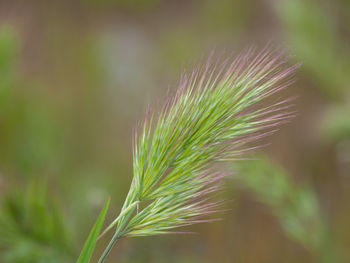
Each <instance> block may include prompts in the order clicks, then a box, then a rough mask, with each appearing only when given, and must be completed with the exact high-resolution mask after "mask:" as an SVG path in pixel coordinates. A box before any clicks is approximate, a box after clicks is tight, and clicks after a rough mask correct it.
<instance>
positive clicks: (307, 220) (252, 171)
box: [233, 155, 340, 263]
mask: <svg viewBox="0 0 350 263" xmlns="http://www.w3.org/2000/svg"><path fill="white" fill-rule="evenodd" d="M235 170H236V171H237V173H236V174H235V176H234V179H235V180H234V181H233V184H234V185H235V186H236V185H240V186H241V187H242V188H243V189H246V190H249V191H251V192H252V193H253V194H254V195H255V196H256V199H257V200H259V201H260V202H262V203H263V204H265V205H267V206H268V207H269V208H270V209H271V211H272V214H273V215H274V216H275V217H276V218H277V219H278V221H279V223H280V224H281V226H282V228H283V230H284V232H285V233H286V235H287V236H288V237H289V238H291V239H292V240H294V241H296V242H298V243H300V244H301V245H302V246H304V247H305V248H306V249H308V250H309V251H310V252H311V253H313V255H314V256H315V258H317V262H324V263H331V262H334V263H335V262H340V261H339V258H338V254H337V251H336V246H335V244H334V241H333V239H332V235H331V233H330V229H329V226H328V224H327V219H326V218H325V217H324V214H323V213H322V211H321V207H320V204H319V202H318V198H317V195H316V193H315V191H314V190H313V188H312V187H311V186H310V185H307V184H296V183H295V182H293V180H292V178H291V177H290V176H289V175H288V174H287V172H286V171H285V170H283V169H282V168H281V167H279V166H278V165H277V164H275V163H273V162H272V161H271V160H269V159H268V158H267V157H265V156H263V155H260V156H258V157H257V159H256V160H250V161H249V162H240V163H238V164H236V165H235Z"/></svg>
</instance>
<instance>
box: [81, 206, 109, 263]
mask: <svg viewBox="0 0 350 263" xmlns="http://www.w3.org/2000/svg"><path fill="white" fill-rule="evenodd" d="M109 202H110V199H108V200H107V202H106V204H105V206H104V208H103V209H102V211H101V213H100V215H99V217H98V219H97V221H96V223H95V225H94V227H93V228H92V230H91V232H90V234H89V237H88V239H87V240H86V242H85V244H84V248H83V250H82V251H81V253H80V256H79V258H78V260H77V262H76V263H89V261H90V258H91V256H92V253H93V252H94V249H95V245H96V242H97V238H98V236H99V234H100V232H101V229H102V226H103V222H104V220H105V217H106V213H107V210H108V207H109Z"/></svg>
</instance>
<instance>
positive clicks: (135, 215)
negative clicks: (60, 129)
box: [78, 48, 297, 263]
mask: <svg viewBox="0 0 350 263" xmlns="http://www.w3.org/2000/svg"><path fill="white" fill-rule="evenodd" d="M286 61H287V60H286V58H285V56H284V53H283V52H280V51H272V50H271V49H270V48H265V49H263V50H261V51H259V52H256V51H254V50H253V49H250V50H247V51H245V52H242V53H241V54H239V55H238V56H237V57H236V58H232V57H229V58H226V59H224V60H222V59H220V58H219V59H214V58H213V55H211V56H210V58H209V59H208V60H207V62H206V63H204V65H201V66H199V67H198V68H196V69H195V70H193V71H192V72H190V73H188V72H185V73H183V75H182V77H181V80H180V83H179V88H178V90H177V92H176V94H175V95H174V96H173V97H171V98H169V99H168V100H167V101H166V103H164V106H163V107H162V109H161V111H160V112H159V113H156V112H152V111H150V110H149V111H148V112H147V114H146V117H145V120H144V121H143V123H142V124H141V125H140V127H139V129H138V132H135V136H134V140H133V148H134V149H133V158H134V162H133V172H134V176H133V180H132V183H131V186H130V190H129V193H128V195H127V197H126V199H125V202H124V205H123V207H122V209H121V212H120V214H119V216H118V217H117V218H116V219H115V220H114V221H113V222H112V223H111V224H110V225H109V226H108V227H107V228H106V229H105V231H104V232H103V233H102V235H104V234H105V233H106V232H108V231H112V230H113V231H114V235H113V237H112V239H111V241H110V243H109V244H108V246H107V248H106V249H105V251H104V252H103V254H102V256H101V257H100V259H99V261H98V262H99V263H102V262H105V260H106V257H107V255H108V254H109V252H110V251H111V249H112V247H113V246H114V245H115V243H116V242H117V241H118V240H119V239H120V238H122V237H136V236H152V235H159V234H167V233H173V232H175V233H176V230H175V229H177V228H179V227H183V226H187V225H191V224H195V223H201V222H208V221H211V220H213V219H210V218H209V217H208V216H209V215H211V214H213V213H215V212H217V211H219V210H221V209H222V205H223V202H224V201H220V200H219V201H217V200H215V199H214V200H213V193H216V192H218V191H219V190H220V189H222V181H223V178H224V177H225V176H226V174H225V173H224V172H221V171H220V169H218V166H217V164H218V163H219V162H225V161H232V160H236V159H240V158H242V155H243V154H245V153H246V152H248V151H251V150H254V149H255V148H257V147H259V146H256V142H257V141H258V140H259V139H261V138H263V137H265V136H268V135H270V134H272V133H274V132H275V131H276V126H278V125H279V124H281V123H284V122H286V121H288V120H290V118H292V117H293V114H294V113H293V112H291V111H290V110H289V102H290V99H279V100H277V101H275V102H272V103H271V102H270V103H269V104H268V105H266V104H263V101H264V100H265V99H266V98H268V97H270V96H271V95H273V94H275V93H277V92H279V91H281V90H283V89H284V88H285V87H287V86H288V85H289V84H290V83H291V81H292V78H291V74H292V72H293V71H294V70H295V69H296V67H297V65H295V66H291V67H290V66H288V65H287V62H286ZM106 209H107V206H106V207H105V208H104V210H103V212H102V214H101V216H100V217H99V219H98V222H97V223H96V225H95V227H94V228H93V230H92V231H91V234H90V236H89V239H88V241H87V242H86V244H85V247H84V249H83V252H82V254H81V256H80V258H79V260H78V262H89V258H90V257H91V254H92V250H93V248H94V245H95V243H96V240H97V233H99V231H100V230H101V227H102V222H103V220H104V215H105V211H106Z"/></svg>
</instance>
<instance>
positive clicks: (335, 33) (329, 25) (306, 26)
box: [274, 0, 350, 141]
mask: <svg viewBox="0 0 350 263" xmlns="http://www.w3.org/2000/svg"><path fill="white" fill-rule="evenodd" d="M345 2H346V1H345ZM345 2H344V3H342V4H341V7H340V8H342V7H343V8H344V9H345V10H349V6H350V5H349V4H347V3H345ZM274 3H275V9H276V12H277V15H278V17H279V19H280V21H281V25H282V26H283V28H284V29H285V30H284V31H283V32H286V37H287V40H288V41H287V43H288V45H289V46H291V47H292V50H294V52H295V55H296V56H297V60H298V61H301V62H302V63H303V67H302V68H305V70H306V71H307V72H308V73H310V74H312V75H313V76H314V78H315V80H316V82H317V87H319V88H320V89H321V90H322V92H323V93H324V94H325V95H326V96H327V98H328V99H329V104H328V105H327V109H326V111H325V114H324V116H323V119H324V121H323V124H322V125H323V126H322V130H323V132H324V134H325V135H326V136H328V137H329V138H331V139H333V140H336V141H337V140H342V139H349V138H350V118H349V117H348V115H349V110H350V89H349V83H350V47H349V45H346V44H345V43H346V41H344V39H343V38H342V36H341V34H340V32H339V30H338V23H339V22H340V21H339V19H338V17H337V16H336V15H335V14H334V13H331V12H330V11H331V10H333V11H335V10H334V9H332V8H328V9H327V6H326V5H325V3H323V4H322V3H320V2H319V1H315V0H282V1H274ZM329 7H330V6H329ZM346 18H348V17H346ZM348 21H349V19H348ZM348 23H349V22H348Z"/></svg>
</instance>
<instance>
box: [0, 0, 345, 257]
mask: <svg viewBox="0 0 350 263" xmlns="http://www.w3.org/2000/svg"><path fill="white" fill-rule="evenodd" d="M349 29H350V2H349V1H348V0H328V1H318V0H262V1H258V0H178V1H165V0H147V1H146V0H101V1H99V0H80V1H66V0H52V1H39V0H38V1H32V0H27V1H1V3H0V201H1V206H0V262H4V263H29V262H30V263H31V262H33V263H34V262H45V263H64V262H74V260H75V259H76V258H77V255H78V254H79V251H80V249H81V247H82V244H83V242H84V240H85V239H86V237H87V235H88V232H89V230H90V228H91V226H92V225H93V223H94V221H95V220H96V217H97V214H98V212H99V211H100V209H101V208H102V206H103V204H104V202H105V201H106V199H107V198H108V196H111V198H112V204H111V207H112V208H111V209H110V211H109V213H108V218H107V221H112V220H113V218H114V217H115V215H116V214H117V213H118V212H119V209H120V208H121V205H122V203H123V200H124V198H125V196H126V193H127V191H128V188H129V185H130V182H131V178H132V152H131V138H132V134H133V128H134V127H135V126H136V124H137V121H139V120H142V118H143V116H144V112H145V109H146V107H147V105H148V104H152V105H154V108H156V109H157V108H158V109H159V106H160V105H161V103H162V101H163V100H164V98H165V96H166V94H167V91H168V90H169V89H170V90H171V91H173V90H175V89H176V85H177V81H178V79H179V75H180V73H181V71H182V70H183V68H191V67H192V66H193V65H194V64H195V63H197V62H198V61H200V60H201V59H202V58H205V57H206V56H207V55H208V53H209V52H210V51H211V50H212V49H216V50H218V51H221V50H226V51H227V52H228V53H231V52H239V51H240V50H242V49H244V48H246V47H250V46H256V47H257V48H260V47H263V46H265V44H266V43H268V42H270V43H272V45H274V46H277V47H283V48H287V49H288V50H289V54H290V55H291V56H290V63H291V64H292V63H295V62H301V63H302V66H301V68H300V69H299V70H298V72H297V74H296V81H295V83H294V84H293V85H292V86H291V87H290V88H289V89H288V90H286V91H284V93H283V94H282V96H294V95H297V96H298V98H297V100H296V101H295V104H296V105H295V108H296V110H297V112H298V116H297V117H296V118H295V119H294V120H293V121H292V122H290V123H289V124H287V125H284V126H283V127H281V129H280V131H279V132H278V133H277V134H276V135H275V136H272V137H271V138H268V139H267V142H268V143H269V144H270V145H269V146H268V147H266V148H265V149H264V150H263V152H261V153H257V157H258V159H259V160H258V161H250V162H237V163H233V164H232V166H233V167H234V168H235V170H236V173H235V174H234V175H232V177H230V179H229V180H228V182H227V185H226V190H225V192H224V193H223V195H224V196H225V198H228V199H231V200H233V202H231V203H229V204H228V205H227V208H229V209H230V210H229V211H228V212H226V213H224V214H222V215H220V217H221V218H222V220H221V221H220V222H215V223H211V224H203V225H196V226H192V227H189V229H187V230H190V231H195V232H197V233H198V234H195V235H169V236H160V237H147V238H134V239H127V240H122V241H121V242H119V243H118V246H117V247H116V248H115V249H114V250H113V252H112V254H111V256H110V257H109V259H108V261H107V262H121V263H126V262H128V263H131V262H135V263H136V262H153V263H158V262H170V263H171V262H184V263H197V262H224V263H225V262H247V263H250V262H259V263H264V262H350V251H349V249H348V247H349V245H350V226H349V222H350V209H349V202H350V191H349V190H350V87H349V85H350V45H349V43H350V30H349ZM107 241H108V238H103V239H102V240H101V241H100V242H99V244H98V247H97V250H96V255H99V254H100V253H101V251H102V249H103V248H104V247H105V246H106V243H107Z"/></svg>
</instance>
